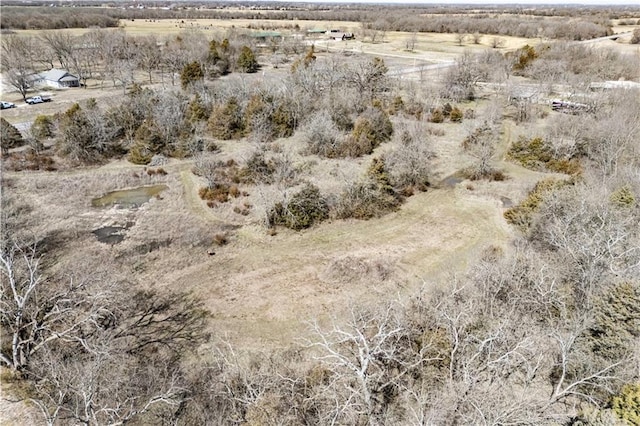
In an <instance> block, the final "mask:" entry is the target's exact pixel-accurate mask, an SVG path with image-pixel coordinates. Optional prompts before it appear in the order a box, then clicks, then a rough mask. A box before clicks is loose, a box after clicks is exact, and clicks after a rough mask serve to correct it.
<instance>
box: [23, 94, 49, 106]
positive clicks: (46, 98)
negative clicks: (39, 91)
mask: <svg viewBox="0 0 640 426" xmlns="http://www.w3.org/2000/svg"><path fill="white" fill-rule="evenodd" d="M50 100H51V98H50V97H49V96H45V95H38V96H33V97H31V98H27V100H26V101H25V102H27V103H28V104H29V105H33V104H41V103H44V102H49V101H50Z"/></svg>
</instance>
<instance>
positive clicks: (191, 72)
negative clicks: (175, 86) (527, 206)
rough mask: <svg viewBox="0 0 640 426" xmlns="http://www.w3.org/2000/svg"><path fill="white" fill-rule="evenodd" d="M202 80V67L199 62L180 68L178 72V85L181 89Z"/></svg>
mask: <svg viewBox="0 0 640 426" xmlns="http://www.w3.org/2000/svg"><path fill="white" fill-rule="evenodd" d="M203 79H204V71H203V70H202V66H201V65H200V63H199V62H197V61H194V62H191V63H189V64H187V65H185V66H184V67H183V68H182V71H181V72H180V83H181V84H182V88H183V89H186V88H187V87H189V86H190V85H192V84H194V83H196V82H198V81H202V80H203Z"/></svg>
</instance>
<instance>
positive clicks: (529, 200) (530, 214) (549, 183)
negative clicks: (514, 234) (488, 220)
mask: <svg viewBox="0 0 640 426" xmlns="http://www.w3.org/2000/svg"><path fill="white" fill-rule="evenodd" d="M568 184H570V182H569V181H560V180H556V179H545V180H541V181H540V182H538V183H536V185H535V186H534V187H533V189H532V190H531V191H530V192H529V194H528V195H527V197H526V198H525V199H524V200H522V201H521V202H520V203H519V204H518V205H517V206H514V207H511V208H509V209H507V210H506V211H505V212H504V218H505V219H506V220H507V222H509V223H510V224H512V225H514V226H516V227H518V228H519V229H520V230H521V231H522V232H523V233H527V232H528V231H529V229H530V228H531V225H532V223H533V219H534V215H535V214H536V213H537V211H538V209H539V208H540V205H541V204H542V202H543V201H544V199H545V197H546V196H547V195H548V194H549V193H550V192H552V191H554V190H556V189H558V188H561V187H563V186H565V185H568Z"/></svg>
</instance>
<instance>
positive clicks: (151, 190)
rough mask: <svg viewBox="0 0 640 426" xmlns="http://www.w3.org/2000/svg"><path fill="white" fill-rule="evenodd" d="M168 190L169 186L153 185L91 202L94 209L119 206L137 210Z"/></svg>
mask: <svg viewBox="0 0 640 426" xmlns="http://www.w3.org/2000/svg"><path fill="white" fill-rule="evenodd" d="M166 189H169V187H168V186H167V185H153V186H140V187H138V188H132V189H123V190H120V191H112V192H108V193H106V194H105V195H103V196H102V197H99V198H94V199H93V200H91V205H92V206H93V207H111V206H115V205H118V206H121V207H124V208H136V207H140V206H141V205H143V204H144V203H146V202H147V201H149V200H150V199H151V198H153V197H155V196H156V195H158V194H160V193H161V192H162V191H164V190H166Z"/></svg>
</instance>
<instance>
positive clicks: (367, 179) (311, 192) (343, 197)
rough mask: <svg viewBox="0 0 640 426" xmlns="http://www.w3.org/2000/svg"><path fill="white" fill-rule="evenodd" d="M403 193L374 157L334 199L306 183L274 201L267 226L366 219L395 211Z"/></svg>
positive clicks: (310, 224) (289, 225)
mask: <svg viewBox="0 0 640 426" xmlns="http://www.w3.org/2000/svg"><path fill="white" fill-rule="evenodd" d="M402 202H403V196H402V195H401V194H400V193H399V192H398V191H397V190H396V189H395V188H394V187H393V185H392V181H391V178H390V176H389V173H388V171H387V169H386V166H385V161H384V159H382V158H374V159H373V160H372V162H371V165H370V167H369V169H368V170H367V172H366V174H365V176H364V177H363V179H362V180H361V181H359V182H355V183H353V184H351V185H349V186H348V187H347V188H346V189H345V190H344V191H343V192H342V193H341V194H340V195H339V196H338V197H337V199H335V200H329V198H327V197H326V196H323V195H322V194H321V193H320V190H319V189H318V188H317V187H316V186H315V185H312V184H309V183H307V184H306V185H305V186H304V187H303V188H302V189H300V190H299V191H298V192H296V193H294V194H293V195H292V196H291V197H290V198H288V199H285V200H284V201H281V202H278V203H276V204H275V205H274V206H273V207H272V208H271V209H270V210H269V212H268V214H267V223H268V225H269V226H270V227H275V226H284V227H287V228H290V229H295V230H300V229H304V228H308V227H310V226H313V225H315V224H318V223H320V222H322V221H323V220H325V219H328V218H329V217H334V218H337V219H349V218H353V219H361V220H367V219H372V218H376V217H380V216H383V215H385V214H387V213H389V212H391V211H394V210H396V209H397V208H398V207H399V206H400V204H402Z"/></svg>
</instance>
